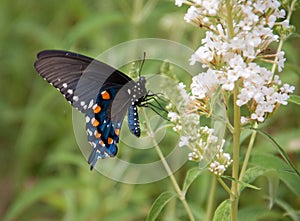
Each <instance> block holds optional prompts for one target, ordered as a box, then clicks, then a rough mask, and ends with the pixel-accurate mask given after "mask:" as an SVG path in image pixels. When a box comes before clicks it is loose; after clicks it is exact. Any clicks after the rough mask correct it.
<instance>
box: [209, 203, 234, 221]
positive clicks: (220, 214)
mask: <svg viewBox="0 0 300 221" xmlns="http://www.w3.org/2000/svg"><path fill="white" fill-rule="evenodd" d="M213 221H230V200H229V199H227V200H225V201H223V202H222V203H221V204H220V205H219V206H218V208H217V209H216V211H215V215H214V219H213Z"/></svg>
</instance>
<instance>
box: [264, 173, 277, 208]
mask: <svg viewBox="0 0 300 221" xmlns="http://www.w3.org/2000/svg"><path fill="white" fill-rule="evenodd" d="M266 175H267V179H268V183H269V195H270V197H269V209H272V207H273V205H274V203H275V200H276V197H277V191H278V186H279V181H280V180H279V177H278V175H277V173H276V171H274V170H273V171H270V172H268V173H267V174H266Z"/></svg>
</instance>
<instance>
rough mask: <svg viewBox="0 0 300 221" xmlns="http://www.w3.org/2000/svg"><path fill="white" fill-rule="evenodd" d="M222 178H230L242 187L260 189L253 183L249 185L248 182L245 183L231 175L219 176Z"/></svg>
mask: <svg viewBox="0 0 300 221" xmlns="http://www.w3.org/2000/svg"><path fill="white" fill-rule="evenodd" d="M221 177H222V178H225V179H228V180H231V181H234V182H237V183H238V184H240V185H242V186H243V187H249V188H251V189H255V190H260V189H261V188H259V187H256V186H254V185H251V184H249V183H245V182H243V181H240V180H237V179H235V178H233V177H231V176H221Z"/></svg>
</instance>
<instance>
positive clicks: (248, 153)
mask: <svg viewBox="0 0 300 221" xmlns="http://www.w3.org/2000/svg"><path fill="white" fill-rule="evenodd" d="M253 128H254V129H256V128H257V123H255V124H254V126H253ZM256 134H257V131H256V130H253V131H252V134H251V138H250V141H249V144H248V148H247V152H246V155H245V159H244V162H243V166H242V169H241V172H240V177H239V180H242V178H243V176H244V173H245V171H246V169H247V166H248V162H249V158H250V155H251V151H252V148H253V145H254V141H255V138H256Z"/></svg>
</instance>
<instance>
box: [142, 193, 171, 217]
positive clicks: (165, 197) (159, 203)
mask: <svg viewBox="0 0 300 221" xmlns="http://www.w3.org/2000/svg"><path fill="white" fill-rule="evenodd" d="M175 196H176V194H175V193H174V192H170V191H167V192H163V193H162V194H160V195H159V197H158V198H157V199H156V200H155V202H154V203H153V205H152V206H151V209H150V211H149V213H148V216H147V219H146V221H154V220H156V219H157V217H158V215H159V214H160V212H161V210H162V209H163V208H164V207H165V205H167V203H168V202H169V201H170V200H171V199H173V198H174V197H175Z"/></svg>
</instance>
